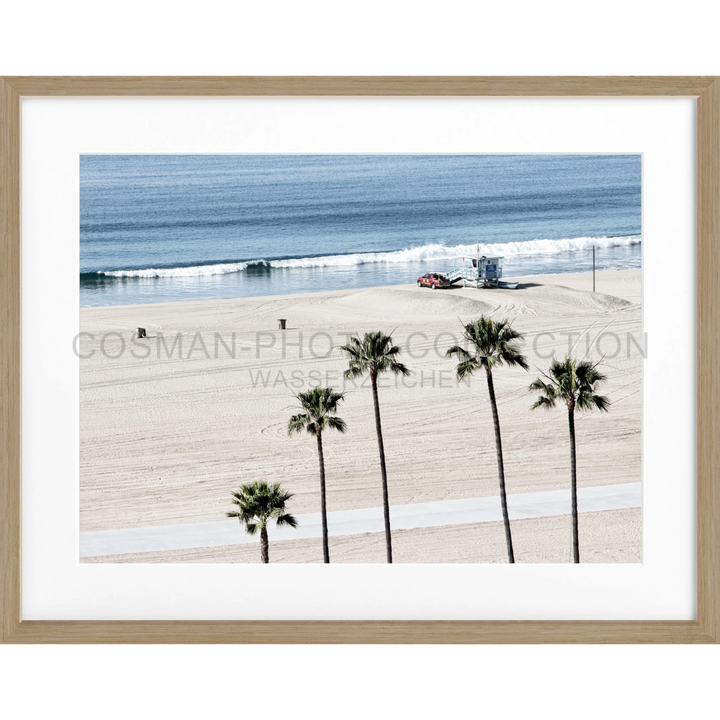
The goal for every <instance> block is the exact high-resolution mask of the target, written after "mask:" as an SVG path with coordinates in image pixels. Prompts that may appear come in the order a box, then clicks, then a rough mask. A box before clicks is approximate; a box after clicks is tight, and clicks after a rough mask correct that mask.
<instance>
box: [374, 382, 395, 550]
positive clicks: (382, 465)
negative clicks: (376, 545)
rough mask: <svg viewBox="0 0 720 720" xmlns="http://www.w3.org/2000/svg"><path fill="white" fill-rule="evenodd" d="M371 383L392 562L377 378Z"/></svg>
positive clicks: (387, 540)
mask: <svg viewBox="0 0 720 720" xmlns="http://www.w3.org/2000/svg"><path fill="white" fill-rule="evenodd" d="M370 380H371V381H372V391H373V402H374V403H375V430H376V432H377V439H378V448H379V450H380V473H381V475H382V491H383V512H384V514H385V547H386V549H387V561H388V562H389V563H391V562H392V539H391V537H390V501H389V499H388V485H387V470H386V469H385V446H384V445H383V436H382V426H381V425H380V402H379V399H378V391H377V376H375V375H370Z"/></svg>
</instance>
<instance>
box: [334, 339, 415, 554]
mask: <svg viewBox="0 0 720 720" xmlns="http://www.w3.org/2000/svg"><path fill="white" fill-rule="evenodd" d="M340 349H341V350H342V351H343V352H345V353H346V354H347V356H348V359H349V363H348V369H347V370H346V371H345V377H346V378H348V379H352V378H357V377H361V376H362V375H365V374H366V373H369V375H370V384H371V385H372V392H373V403H374V404H375V431H376V432H377V440H378V449H379V451H380V474H381V475H382V491H383V511H384V515H385V546H386V550H387V561H388V562H389V563H391V562H392V540H391V537H390V502H389V500H388V485H387V470H386V468H385V446H384V444H383V436H382V425H381V423H380V403H379V400H378V388H377V379H378V375H381V374H382V373H384V372H388V371H390V372H392V373H394V374H395V375H409V374H410V371H409V370H408V369H407V368H406V367H405V365H403V364H402V363H401V362H398V360H397V355H398V354H399V353H400V348H399V347H398V346H397V345H393V341H392V337H390V335H385V333H383V332H380V331H375V332H368V333H365V335H364V336H363V337H362V339H361V338H359V337H357V336H353V337H351V338H350V339H349V341H348V344H347V345H343V346H342V347H341V348H340Z"/></svg>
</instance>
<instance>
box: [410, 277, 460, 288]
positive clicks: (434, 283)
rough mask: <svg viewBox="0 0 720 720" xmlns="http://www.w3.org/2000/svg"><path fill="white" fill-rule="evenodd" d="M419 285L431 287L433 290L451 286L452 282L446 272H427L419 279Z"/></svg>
mask: <svg viewBox="0 0 720 720" xmlns="http://www.w3.org/2000/svg"><path fill="white" fill-rule="evenodd" d="M417 284H418V287H429V288H432V289H433V290H436V289H437V288H449V287H450V286H451V285H452V283H451V282H450V280H449V279H448V276H447V275H446V274H445V273H425V275H422V276H420V277H419V278H418V279H417Z"/></svg>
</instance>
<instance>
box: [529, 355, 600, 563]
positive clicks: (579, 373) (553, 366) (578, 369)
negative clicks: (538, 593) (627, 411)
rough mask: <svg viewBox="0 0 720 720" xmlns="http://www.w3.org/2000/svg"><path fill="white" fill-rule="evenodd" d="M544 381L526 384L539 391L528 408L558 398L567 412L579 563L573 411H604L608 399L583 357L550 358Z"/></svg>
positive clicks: (577, 559) (575, 548)
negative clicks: (548, 373)
mask: <svg viewBox="0 0 720 720" xmlns="http://www.w3.org/2000/svg"><path fill="white" fill-rule="evenodd" d="M543 375H544V376H545V380H547V382H545V380H543V379H542V378H538V379H537V380H535V381H534V382H533V383H532V384H531V385H530V390H531V391H539V392H540V397H538V399H537V400H536V401H535V403H534V404H533V406H532V409H533V410H535V409H536V408H539V407H543V408H547V409H550V408H551V407H555V403H556V402H557V401H558V400H560V401H562V402H564V403H565V405H566V406H567V411H568V427H569V429H570V483H571V488H572V489H571V494H572V525H573V562H576V563H579V562H580V545H579V542H578V507H577V465H576V457H575V410H576V409H577V410H593V409H594V408H597V409H598V410H603V411H604V412H607V411H608V408H609V407H610V401H609V400H608V399H607V398H606V397H605V396H603V395H597V394H596V393H595V389H596V387H597V386H598V385H599V384H600V383H603V382H605V380H606V379H607V378H606V377H605V375H603V374H602V373H601V372H599V371H598V369H597V364H595V365H593V364H592V363H591V362H588V361H587V360H581V361H579V362H578V360H577V359H576V358H570V357H566V358H565V359H564V360H562V361H559V360H553V361H552V362H551V363H550V375H545V373H543Z"/></svg>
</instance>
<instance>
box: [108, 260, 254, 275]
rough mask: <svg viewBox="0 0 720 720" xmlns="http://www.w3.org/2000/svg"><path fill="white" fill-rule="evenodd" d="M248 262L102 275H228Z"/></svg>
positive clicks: (245, 265) (118, 271) (123, 271)
mask: <svg viewBox="0 0 720 720" xmlns="http://www.w3.org/2000/svg"><path fill="white" fill-rule="evenodd" d="M247 266H248V263H246V262H237V263H221V264H219V265H195V266H192V267H175V268H145V269H142V270H106V271H104V272H102V273H101V274H102V275H108V276H110V277H118V278H122V277H126V278H163V277H200V276H201V275H228V274H230V273H236V272H242V271H243V270H244V269H245V268H246V267H247Z"/></svg>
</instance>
